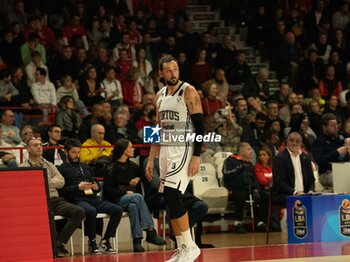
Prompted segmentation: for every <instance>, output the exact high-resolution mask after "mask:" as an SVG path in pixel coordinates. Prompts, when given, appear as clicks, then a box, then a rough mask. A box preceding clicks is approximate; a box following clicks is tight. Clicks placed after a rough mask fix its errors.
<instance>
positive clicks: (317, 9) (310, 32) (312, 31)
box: [304, 0, 329, 43]
mask: <svg viewBox="0 0 350 262" xmlns="http://www.w3.org/2000/svg"><path fill="white" fill-rule="evenodd" d="M328 19H329V14H328V12H327V9H326V1H325V0H317V1H316V2H315V4H314V7H313V8H312V9H311V10H310V11H309V12H308V13H307V14H306V15H305V18H304V22H305V30H306V35H307V38H308V41H309V42H311V43H312V42H314V41H316V40H317V37H318V35H319V32H320V31H321V25H322V23H323V22H324V21H326V20H328Z"/></svg>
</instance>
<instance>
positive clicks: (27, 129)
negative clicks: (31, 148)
mask: <svg viewBox="0 0 350 262" xmlns="http://www.w3.org/2000/svg"><path fill="white" fill-rule="evenodd" d="M33 134H34V133H33V128H32V126H30V125H24V126H23V127H22V129H21V132H20V135H21V139H22V141H21V142H20V143H19V144H18V145H17V146H16V147H18V148H21V149H17V150H13V152H14V155H15V157H16V163H17V164H18V165H19V164H22V163H23V162H24V161H26V160H27V159H28V151H27V150H25V149H26V148H27V143H28V141H29V139H30V138H31V137H32V136H33Z"/></svg>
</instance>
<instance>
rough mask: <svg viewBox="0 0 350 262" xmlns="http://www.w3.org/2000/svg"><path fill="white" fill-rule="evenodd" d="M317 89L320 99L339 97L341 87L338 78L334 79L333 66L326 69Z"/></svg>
mask: <svg viewBox="0 0 350 262" xmlns="http://www.w3.org/2000/svg"><path fill="white" fill-rule="evenodd" d="M319 89H320V93H321V96H322V98H327V97H329V96H331V95H335V96H337V97H338V96H339V94H340V93H341V91H343V86H342V84H341V82H340V80H339V79H338V78H336V77H335V70H334V66H333V65H328V66H327V67H326V73H325V77H324V78H323V79H321V80H320V81H319Z"/></svg>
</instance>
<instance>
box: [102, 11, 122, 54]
mask: <svg viewBox="0 0 350 262" xmlns="http://www.w3.org/2000/svg"><path fill="white" fill-rule="evenodd" d="M101 32H102V41H104V42H106V44H107V48H108V49H113V48H114V47H115V45H116V44H117V42H118V39H119V38H120V32H119V31H118V30H117V29H116V28H115V27H113V25H112V21H111V19H110V17H109V16H108V15H104V16H103V17H102V18H101Z"/></svg>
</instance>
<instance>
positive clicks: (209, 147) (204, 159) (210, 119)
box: [201, 116, 222, 165]
mask: <svg viewBox="0 0 350 262" xmlns="http://www.w3.org/2000/svg"><path fill="white" fill-rule="evenodd" d="M215 128H216V123H215V117H214V116H207V117H205V118H204V129H205V130H204V131H205V134H209V133H214V134H215V133H216V130H215ZM217 152H222V148H221V145H220V143H219V142H215V141H213V142H211V141H208V142H203V145H202V150H201V163H210V164H213V165H214V154H215V153H217Z"/></svg>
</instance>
